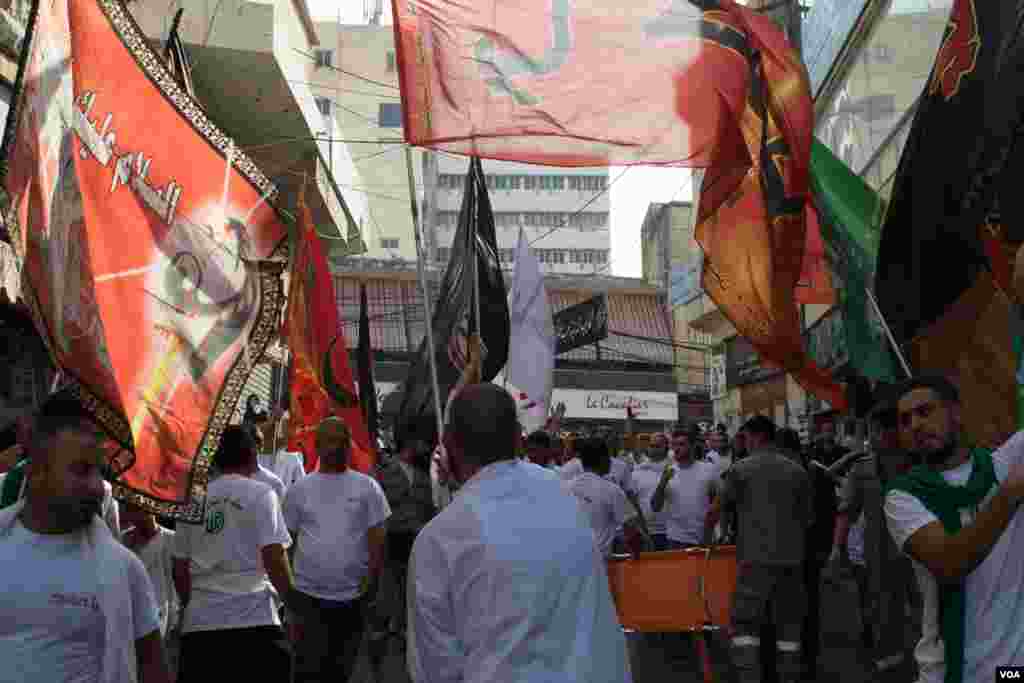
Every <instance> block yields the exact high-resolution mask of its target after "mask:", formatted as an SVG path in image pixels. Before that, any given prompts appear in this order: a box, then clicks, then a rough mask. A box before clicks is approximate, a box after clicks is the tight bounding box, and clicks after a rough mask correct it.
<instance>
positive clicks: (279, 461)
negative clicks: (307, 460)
mask: <svg viewBox="0 0 1024 683" xmlns="http://www.w3.org/2000/svg"><path fill="white" fill-rule="evenodd" d="M259 461H260V465H262V466H263V467H265V468H267V469H268V470H270V471H271V472H273V473H274V474H275V475H276V476H277V478H278V479H280V480H281V481H282V482H283V483H284V488H285V492H286V493H287V490H288V489H290V488H291V487H292V486H294V485H295V482H297V481H298V480H299V479H302V478H303V477H304V476H306V467H305V465H303V461H302V454H301V453H294V452H292V451H278V452H277V453H276V454H274V453H260V457H259Z"/></svg>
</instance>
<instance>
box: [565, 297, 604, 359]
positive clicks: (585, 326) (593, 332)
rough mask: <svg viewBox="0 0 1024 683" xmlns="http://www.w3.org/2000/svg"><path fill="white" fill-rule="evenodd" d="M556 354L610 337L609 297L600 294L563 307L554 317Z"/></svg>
mask: <svg viewBox="0 0 1024 683" xmlns="http://www.w3.org/2000/svg"><path fill="white" fill-rule="evenodd" d="M554 325H555V355H561V354H563V353H566V352H567V351H572V350H573V349H578V348H579V347H581V346H587V345H588V344H596V343H597V342H599V341H601V340H602V339H607V338H608V297H607V296H606V295H604V294H598V295H597V296H595V297H592V298H590V299H587V300H586V301H581V302H580V303H578V304H575V305H573V306H569V307H568V308H563V309H562V310H560V311H559V312H558V313H555V317H554Z"/></svg>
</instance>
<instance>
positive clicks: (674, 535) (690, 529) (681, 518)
mask: <svg viewBox="0 0 1024 683" xmlns="http://www.w3.org/2000/svg"><path fill="white" fill-rule="evenodd" d="M692 454H693V450H692V444H691V441H690V435H689V434H688V433H687V432H686V431H685V430H684V429H679V428H677V429H676V430H674V431H673V433H672V457H673V459H674V460H675V462H674V464H671V465H669V466H668V467H666V468H665V470H664V473H663V474H662V477H661V481H660V482H658V488H657V489H655V491H654V495H653V496H652V497H651V509H652V510H653V511H654V512H659V513H660V512H662V511H664V514H665V535H666V536H667V537H668V544H669V549H670V550H682V549H685V548H691V547H693V546H698V545H705V544H707V543H709V542H710V541H711V531H712V530H713V529H714V528H715V524H716V523H717V522H718V515H717V513H716V511H714V510H713V509H712V507H711V502H712V501H713V500H714V498H715V492H716V491H717V488H718V470H717V469H716V468H715V466H714V465H711V464H709V463H706V462H704V461H703V460H695V459H694V458H693V455H692Z"/></svg>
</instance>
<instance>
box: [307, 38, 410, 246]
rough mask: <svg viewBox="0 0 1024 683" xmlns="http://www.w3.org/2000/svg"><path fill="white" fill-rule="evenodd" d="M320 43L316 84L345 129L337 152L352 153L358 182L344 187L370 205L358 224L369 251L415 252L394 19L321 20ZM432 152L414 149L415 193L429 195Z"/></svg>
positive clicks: (327, 115) (328, 111)
mask: <svg viewBox="0 0 1024 683" xmlns="http://www.w3.org/2000/svg"><path fill="white" fill-rule="evenodd" d="M316 29H317V34H318V35H319V36H320V45H319V46H317V47H316V48H315V50H314V54H315V55H316V66H315V68H314V69H313V71H312V73H311V74H310V80H311V81H312V85H311V86H310V87H311V89H312V91H313V94H314V97H315V98H316V105H317V107H318V109H319V110H320V113H321V115H322V116H323V117H324V119H325V120H330V121H334V122H336V123H337V124H338V125H339V126H340V127H341V128H342V130H344V131H345V136H344V138H339V139H337V140H335V141H333V143H332V144H331V145H330V147H329V149H331V150H333V153H334V154H344V155H347V156H348V157H349V158H351V159H352V160H353V164H354V166H355V168H356V170H357V172H358V176H359V180H358V183H355V182H353V181H343V180H339V181H338V182H339V184H341V185H342V189H343V191H345V193H346V194H356V195H359V196H361V197H362V198H363V201H365V202H366V205H367V215H366V218H365V220H364V222H363V224H362V225H361V226H360V230H361V232H362V236H363V241H364V242H365V245H366V252H365V253H364V256H365V257H367V258H374V259H401V260H406V261H412V260H414V259H415V258H416V243H415V238H414V232H413V224H412V211H411V210H410V204H409V202H410V191H409V189H410V188H409V174H408V165H407V162H406V155H405V145H404V144H403V136H402V100H401V95H400V93H399V89H398V67H397V62H396V57H395V39H394V29H393V28H392V27H391V26H378V25H372V24H370V25H344V24H339V23H337V22H330V21H320V22H317V23H316ZM428 157H429V154H428V153H427V152H424V151H423V150H420V149H416V150H414V153H413V167H414V176H415V180H414V182H415V185H416V187H415V192H416V197H417V199H421V198H422V196H423V178H424V172H425V169H424V162H425V160H426V159H427V158H428Z"/></svg>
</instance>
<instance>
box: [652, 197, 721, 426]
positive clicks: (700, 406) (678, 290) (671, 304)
mask: <svg viewBox="0 0 1024 683" xmlns="http://www.w3.org/2000/svg"><path fill="white" fill-rule="evenodd" d="M694 221H695V216H694V210H693V204H692V203H691V202H671V203H668V204H657V203H652V204H651V205H650V206H649V207H648V209H647V214H646V215H645V216H644V222H643V225H642V227H641V229H640V244H641V258H642V263H643V278H644V279H645V280H646V281H647V282H649V283H651V284H653V285H654V286H656V287H657V288H658V289H659V290H660V291H661V292H662V296H663V297H664V301H665V306H666V309H667V310H668V313H669V318H670V320H671V322H672V340H673V353H674V357H675V373H676V381H677V384H678V390H679V401H680V410H681V414H680V419H681V420H684V421H687V422H695V421H700V420H703V419H710V418H711V417H712V414H711V410H710V400H709V397H708V391H709V379H710V378H709V374H708V372H709V368H708V360H709V358H708V354H709V351H710V345H711V341H712V338H711V336H710V335H709V334H707V333H705V332H701V331H700V330H697V329H695V328H694V327H692V326H691V325H690V321H689V319H688V318H687V317H686V311H687V308H686V305H687V304H688V303H689V302H690V301H692V300H693V299H694V298H696V297H698V296H700V294H701V291H700V278H701V264H702V263H703V253H702V252H701V249H700V246H699V245H698V244H697V242H696V241H695V240H694V236H693V229H694Z"/></svg>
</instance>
